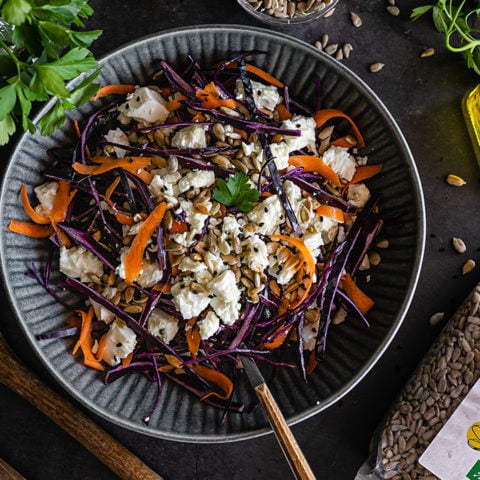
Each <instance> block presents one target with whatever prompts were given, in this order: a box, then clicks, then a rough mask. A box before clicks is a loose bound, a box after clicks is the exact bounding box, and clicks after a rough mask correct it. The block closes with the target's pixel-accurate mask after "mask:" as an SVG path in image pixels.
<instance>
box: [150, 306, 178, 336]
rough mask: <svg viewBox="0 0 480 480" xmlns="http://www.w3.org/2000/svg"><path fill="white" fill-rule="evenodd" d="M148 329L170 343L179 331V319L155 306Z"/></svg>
mask: <svg viewBox="0 0 480 480" xmlns="http://www.w3.org/2000/svg"><path fill="white" fill-rule="evenodd" d="M147 329H148V331H149V332H150V333H151V334H152V335H155V336H156V337H160V338H161V339H162V341H164V342H165V343H167V344H168V343H170V342H171V341H172V340H173V339H174V338H175V335H176V334H177V333H178V320H177V319H176V318H175V317H174V316H173V315H169V314H168V313H166V312H164V311H163V310H161V309H160V308H155V309H153V312H152V313H151V315H150V316H149V317H148V322H147Z"/></svg>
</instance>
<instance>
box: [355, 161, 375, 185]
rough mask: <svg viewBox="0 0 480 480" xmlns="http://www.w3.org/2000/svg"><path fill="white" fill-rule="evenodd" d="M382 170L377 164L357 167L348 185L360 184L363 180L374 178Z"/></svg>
mask: <svg viewBox="0 0 480 480" xmlns="http://www.w3.org/2000/svg"><path fill="white" fill-rule="evenodd" d="M381 170H382V164H381V163H378V164H376V165H362V166H361V167H358V168H357V170H356V171H355V174H354V175H353V178H352V179H351V180H350V182H349V184H353V183H358V182H362V181H363V180H367V179H368V178H371V177H373V176H375V175H376V174H377V173H379V172H380V171H381Z"/></svg>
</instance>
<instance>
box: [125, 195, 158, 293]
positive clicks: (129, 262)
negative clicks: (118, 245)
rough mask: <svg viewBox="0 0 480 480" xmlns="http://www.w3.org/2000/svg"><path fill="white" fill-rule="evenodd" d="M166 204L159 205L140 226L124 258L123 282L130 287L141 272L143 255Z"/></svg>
mask: <svg viewBox="0 0 480 480" xmlns="http://www.w3.org/2000/svg"><path fill="white" fill-rule="evenodd" d="M166 207H167V204H166V203H165V202H162V203H159V204H158V205H157V206H156V207H155V208H154V209H153V211H152V212H151V213H150V215H149V216H148V217H147V218H146V219H145V220H144V222H143V223H142V225H141V226H140V228H139V230H138V233H137V235H136V236H135V238H134V239H133V242H132V246H131V247H130V250H129V251H128V253H127V255H126V257H125V282H126V283H127V284H128V285H132V284H133V282H134V281H135V280H136V278H137V277H138V275H139V274H140V272H141V270H142V263H143V253H144V251H145V248H146V247H147V243H148V241H149V240H150V238H151V236H152V235H153V232H154V231H155V229H156V228H157V227H158V226H159V225H160V222H161V221H162V219H163V216H164V215H165V210H166Z"/></svg>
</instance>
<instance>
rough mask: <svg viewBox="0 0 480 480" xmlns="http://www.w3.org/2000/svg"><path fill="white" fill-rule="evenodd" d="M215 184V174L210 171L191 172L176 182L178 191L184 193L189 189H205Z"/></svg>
mask: <svg viewBox="0 0 480 480" xmlns="http://www.w3.org/2000/svg"><path fill="white" fill-rule="evenodd" d="M214 183H215V173H213V172H212V171H211V170H192V171H191V172H188V173H187V174H186V175H184V176H183V177H182V178H181V179H180V181H179V182H178V190H179V192H180V193H184V192H186V191H187V190H190V188H205V187H209V186H210V185H213V184H214Z"/></svg>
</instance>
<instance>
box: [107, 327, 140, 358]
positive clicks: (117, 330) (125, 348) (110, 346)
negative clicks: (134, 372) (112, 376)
mask: <svg viewBox="0 0 480 480" xmlns="http://www.w3.org/2000/svg"><path fill="white" fill-rule="evenodd" d="M106 335H107V336H106V339H105V350H104V351H103V360H105V362H107V363H108V364H109V365H112V366H115V365H118V364H119V363H120V360H121V359H122V358H126V357H127V356H128V355H130V353H132V352H133V349H134V348H135V344H136V342H137V337H136V335H135V332H134V331H133V330H132V329H131V328H129V327H127V325H126V323H125V322H124V321H123V320H120V319H119V318H116V319H115V320H114V321H113V322H112V323H111V324H110V329H109V330H108V332H107V334H106Z"/></svg>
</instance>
